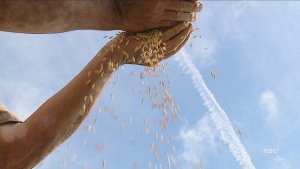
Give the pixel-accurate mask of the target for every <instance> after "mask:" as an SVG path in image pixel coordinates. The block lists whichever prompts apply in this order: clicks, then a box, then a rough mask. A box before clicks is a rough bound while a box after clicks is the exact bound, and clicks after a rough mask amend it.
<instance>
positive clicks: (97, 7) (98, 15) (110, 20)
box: [66, 0, 120, 30]
mask: <svg viewBox="0 0 300 169" xmlns="http://www.w3.org/2000/svg"><path fill="white" fill-rule="evenodd" d="M66 2H67V3H68V6H69V10H70V15H71V17H70V18H71V21H70V22H71V24H72V27H73V28H74V29H75V30H80V29H81V30H82V29H91V30H116V29H119V28H120V26H119V25H120V24H119V23H120V17H119V16H118V13H117V12H116V5H115V3H114V0H103V1H102V0H101V1H95V0H85V1H72V0H67V1H66Z"/></svg>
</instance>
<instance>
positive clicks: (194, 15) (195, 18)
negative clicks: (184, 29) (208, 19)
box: [193, 13, 197, 21]
mask: <svg viewBox="0 0 300 169" xmlns="http://www.w3.org/2000/svg"><path fill="white" fill-rule="evenodd" d="M196 20H197V14H196V13H194V14H193V21H196Z"/></svg>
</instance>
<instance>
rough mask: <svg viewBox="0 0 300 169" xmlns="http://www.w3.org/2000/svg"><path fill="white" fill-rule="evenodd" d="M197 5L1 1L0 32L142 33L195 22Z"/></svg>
mask: <svg viewBox="0 0 300 169" xmlns="http://www.w3.org/2000/svg"><path fill="white" fill-rule="evenodd" d="M201 9H202V6H201V4H200V3H197V2H194V1H182V0H163V1H162V0H79V1H74V0H1V1H0V31H9V32H22V33H58V32H65V31H72V30H83V29H90V30H126V31H132V32H139V31H145V30H149V29H154V28H159V27H169V26H172V25H175V24H177V23H178V22H179V21H186V22H190V21H193V20H195V17H196V12H199V11H200V10H201Z"/></svg>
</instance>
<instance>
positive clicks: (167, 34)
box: [112, 23, 193, 66]
mask: <svg viewBox="0 0 300 169" xmlns="http://www.w3.org/2000/svg"><path fill="white" fill-rule="evenodd" d="M151 32H152V33H151ZM151 32H150V34H149V32H148V33H146V34H126V33H123V34H121V35H119V36H117V37H116V38H115V39H114V40H113V42H114V43H112V44H114V47H113V51H114V53H116V55H114V57H118V59H121V60H122V63H123V64H136V65H143V66H155V65H157V64H158V63H159V62H161V61H162V60H165V59H167V58H169V57H170V56H172V55H174V54H176V53H177V52H178V51H179V50H180V49H181V48H182V47H183V46H184V45H185V43H186V42H187V41H188V39H189V37H190V35H191V33H192V32H193V27H192V24H190V23H180V24H177V25H175V26H173V27H171V28H169V29H167V30H164V31H162V32H160V31H151ZM151 34H155V37H154V38H150V39H149V37H147V36H150V35H151ZM144 37H145V38H144Z"/></svg>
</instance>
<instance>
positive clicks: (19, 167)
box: [0, 23, 193, 169]
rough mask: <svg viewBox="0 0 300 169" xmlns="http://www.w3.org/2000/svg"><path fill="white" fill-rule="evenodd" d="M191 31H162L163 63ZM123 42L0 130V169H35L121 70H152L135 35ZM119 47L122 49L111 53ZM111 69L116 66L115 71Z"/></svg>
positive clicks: (107, 47)
mask: <svg viewBox="0 0 300 169" xmlns="http://www.w3.org/2000/svg"><path fill="white" fill-rule="evenodd" d="M192 31H193V28H192V25H191V24H187V23H181V24H177V25H176V26H174V27H172V28H169V29H167V30H165V31H163V36H162V41H163V42H164V43H165V44H166V50H165V54H164V56H163V58H161V59H160V61H161V60H164V59H167V58H169V57H170V56H172V55H174V54H175V53H176V52H178V51H179V50H180V49H181V48H182V47H183V46H184V44H185V43H186V41H187V40H188V39H189V37H190V34H191V33H192ZM120 38H121V37H120V35H119V36H117V37H116V38H115V39H113V40H112V41H111V42H109V43H108V44H106V45H105V46H104V47H103V48H102V49H101V50H100V51H99V53H98V54H97V55H96V56H95V57H94V58H93V59H92V60H91V61H90V63H89V64H88V65H87V66H86V67H85V68H84V69H83V70H82V71H81V72H80V73H79V74H78V75H77V76H76V77H75V78H74V79H73V80H72V81H71V82H69V83H68V84H67V85H66V86H65V87H64V88H63V89H61V90H60V91H59V92H57V93H56V94H55V95H54V96H52V97H51V98H50V99H49V100H48V101H46V102H45V103H44V104H43V105H42V106H41V107H40V108H39V109H38V110H36V111H35V112H34V113H33V114H32V116H30V117H29V118H28V119H27V120H26V121H25V122H23V123H18V124H7V125H2V126H0V166H1V169H31V168H33V167H34V166H35V165H36V164H38V163H39V162H40V161H41V160H42V159H44V158H45V157H46V156H47V155H48V154H49V153H51V152H52V151H53V150H54V149H55V148H56V147H57V146H58V145H60V144H61V143H63V142H64V141H65V140H66V139H67V138H69V137H70V136H71V135H72V134H73V133H74V132H75V131H76V129H78V127H79V126H80V124H81V123H82V122H83V120H84V119H85V118H86V117H87V115H88V114H89V112H90V111H91V109H92V107H93V105H94V104H95V103H96V101H97V99H98V98H99V96H100V95H101V93H102V92H103V90H104V89H105V85H106V84H107V83H108V81H109V79H110V77H111V76H112V74H113V73H114V71H115V70H116V69H118V67H119V66H121V65H124V64H139V65H143V66H149V64H148V63H145V62H141V61H142V58H141V56H140V54H141V53H142V51H141V50H137V51H135V48H136V46H138V45H139V43H141V40H138V39H136V38H135V36H134V35H126V36H125V37H124V39H123V41H122V42H121V43H119V42H120ZM128 40H129V41H128ZM116 43H118V45H119V46H120V48H114V50H111V47H112V45H113V44H116ZM124 51H125V52H126V53H128V55H130V56H133V57H134V59H133V60H132V59H131V60H128V59H127V58H126V57H125V56H124V55H123V54H122V53H123V52H124ZM111 65H114V66H113V68H112V67H111Z"/></svg>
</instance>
